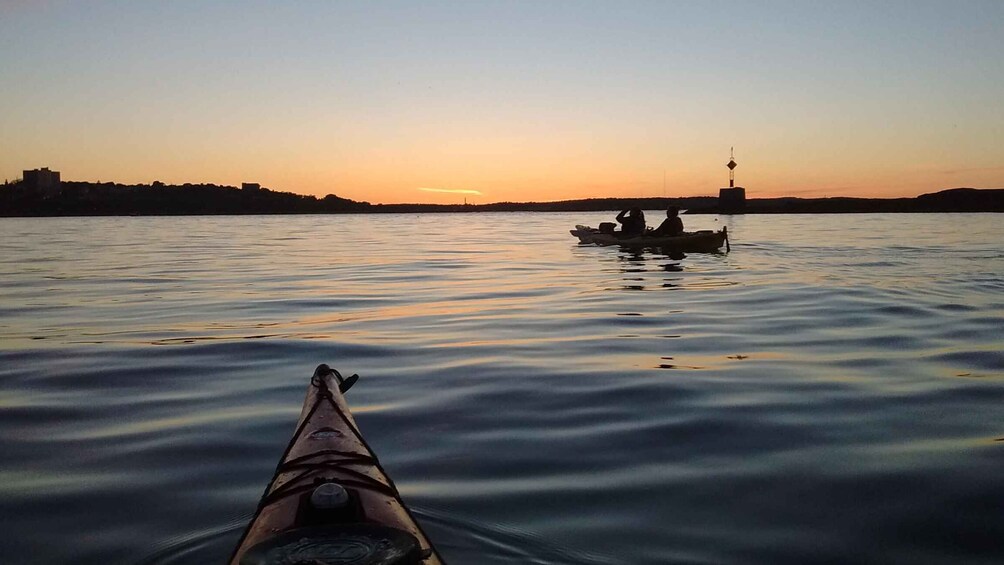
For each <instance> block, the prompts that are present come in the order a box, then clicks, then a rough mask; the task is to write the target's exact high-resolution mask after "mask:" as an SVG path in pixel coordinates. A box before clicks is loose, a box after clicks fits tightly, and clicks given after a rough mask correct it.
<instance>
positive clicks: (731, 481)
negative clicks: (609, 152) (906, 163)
mask: <svg viewBox="0 0 1004 565" xmlns="http://www.w3.org/2000/svg"><path fill="white" fill-rule="evenodd" d="M652 214H653V213H650V218H655V217H657V216H655V215H652ZM607 216H609V214H469V215H394V216H269V217H222V218H217V217H186V218H52V219H3V220H0V247H2V255H0V517H2V518H0V520H2V524H0V525H2V527H3V531H4V535H3V536H0V555H3V561H4V562H5V563H83V564H89V563H95V564H97V563H101V564H108V563H145V564H155V565H164V564H170V563H220V562H223V561H224V560H225V559H226V557H227V556H228V555H229V552H230V550H231V549H232V546H233V544H234V542H235V541H236V539H237V537H238V536H239V535H240V531H241V529H242V528H243V526H244V524H245V522H246V521H247V519H248V517H249V516H250V514H251V512H252V511H253V509H254V505H255V503H256V502H257V499H258V497H259V496H260V494H261V491H262V489H263V488H264V486H265V483H266V482H267V480H268V479H269V477H270V476H271V472H272V470H273V468H274V465H275V463H276V459H277V458H278V456H279V455H280V453H281V451H282V448H283V447H284V445H285V443H286V441H287V440H288V438H289V436H290V434H291V433H292V430H293V426H294V423H295V420H296V417H297V415H298V413H299V411H300V407H301V402H302V398H303V394H304V392H305V389H306V386H307V381H308V377H309V375H310V373H311V372H312V370H313V368H314V366H315V365H317V364H318V363H322V362H327V363H330V364H331V365H333V366H335V367H337V368H339V369H340V370H341V371H342V372H347V373H352V372H357V373H359V374H360V375H362V377H363V378H362V380H361V381H360V383H359V384H358V385H357V386H356V387H355V388H354V389H353V390H352V391H351V392H350V393H349V402H350V404H351V406H352V407H353V410H354V412H355V414H356V417H357V420H358V422H359V424H360V426H361V428H362V430H363V432H364V433H365V434H366V435H367V438H368V439H369V440H370V443H371V444H372V445H373V446H374V448H375V449H376V450H377V451H378V453H379V455H380V457H381V460H382V461H383V463H384V465H385V466H386V468H387V469H388V470H389V471H390V472H391V474H392V475H393V476H394V478H395V480H396V482H397V484H398V486H399V487H400V488H401V491H402V494H403V495H404V497H405V499H406V500H407V501H408V502H409V503H410V504H411V505H412V506H413V508H414V510H415V512H416V514H417V515H418V516H419V518H420V520H421V521H422V523H423V525H424V526H425V529H426V530H427V532H428V533H429V535H430V536H431V537H432V538H433V540H434V541H435V542H436V543H437V545H438V546H439V548H440V549H441V551H442V553H443V554H444V556H445V557H446V558H447V560H448V561H450V562H451V563H453V564H457V563H478V564H495V563H540V564H570V563H587V564H613V563H669V562H680V563H729V562H732V563H811V562H856V563H890V562H910V563H944V562H949V561H954V562H961V561H965V562H967V563H981V562H982V563H995V562H1000V561H1001V560H1002V559H1004V541H1002V540H1004V514H1002V509H1004V473H1002V472H1001V469H1004V353H1002V349H1004V251H1002V250H1004V222H1002V221H1001V218H1000V216H995V215H980V214H971V215H942V216H935V215H895V216H881V215H855V216H749V217H732V218H728V217H722V218H716V217H714V216H693V217H686V218H685V220H686V222H687V225H688V228H691V229H698V228H705V229H710V228H716V227H718V226H720V225H728V226H729V229H730V233H731V234H732V243H733V248H732V253H731V254H728V255H696V254H695V255H690V256H688V257H686V258H683V259H673V258H671V257H667V256H665V255H660V254H657V253H652V252H644V253H640V254H633V253H629V252H625V251H620V250H618V249H613V248H595V247H580V246H578V245H577V244H576V243H575V241H574V239H573V238H572V237H571V236H570V235H568V232H567V230H568V229H569V228H571V227H572V226H573V225H574V224H576V223H590V224H593V225H596V224H597V223H598V222H599V221H601V220H603V219H606V217H607Z"/></svg>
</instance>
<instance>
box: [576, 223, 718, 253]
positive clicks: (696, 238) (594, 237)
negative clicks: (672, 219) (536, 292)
mask: <svg viewBox="0 0 1004 565" xmlns="http://www.w3.org/2000/svg"><path fill="white" fill-rule="evenodd" d="M569 233H571V234H572V235H574V236H575V237H577V238H579V243H583V244H592V245H601V246H607V245H616V246H619V247H631V248H646V247H658V248H663V249H672V250H674V251H682V252H685V253H717V252H719V251H720V250H721V248H722V246H723V245H726V242H727V241H728V232H727V231H726V230H725V229H724V228H723V229H721V230H719V231H711V230H704V231H698V232H692V233H685V234H683V235H678V236H663V237H654V236H649V235H643V236H638V237H629V238H620V237H617V235H616V234H611V233H604V232H601V231H599V230H597V229H596V228H592V227H589V226H575V229H574V230H570V231H569Z"/></svg>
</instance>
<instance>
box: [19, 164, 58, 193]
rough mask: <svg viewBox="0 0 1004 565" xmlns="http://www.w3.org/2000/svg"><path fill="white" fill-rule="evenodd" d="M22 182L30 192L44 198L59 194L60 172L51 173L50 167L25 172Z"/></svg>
mask: <svg viewBox="0 0 1004 565" xmlns="http://www.w3.org/2000/svg"><path fill="white" fill-rule="evenodd" d="M22 182H23V183H24V186H25V187H26V188H27V189H28V190H30V191H32V192H35V193H36V194H40V195H42V196H46V197H48V196H55V195H56V194H57V193H59V171H50V170H49V168H48V167H43V168H41V169H32V170H30V171H24V174H23V176H22Z"/></svg>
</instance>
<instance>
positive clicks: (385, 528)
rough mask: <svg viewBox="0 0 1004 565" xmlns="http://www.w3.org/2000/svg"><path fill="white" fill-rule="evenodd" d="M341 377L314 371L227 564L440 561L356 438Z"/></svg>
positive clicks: (423, 564)
mask: <svg viewBox="0 0 1004 565" xmlns="http://www.w3.org/2000/svg"><path fill="white" fill-rule="evenodd" d="M358 378H359V377H358V376H357V375H352V376H351V377H348V378H347V379H343V378H342V376H341V375H340V374H339V373H338V371H335V370H333V369H331V368H330V367H328V366H327V365H320V366H318V367H317V370H315V371H314V376H313V377H312V378H311V379H310V386H309V387H308V388H307V398H306V400H304V403H303V411H302V412H301V413H300V420H299V422H298V423H297V425H296V432H295V433H294V434H293V438H292V439H291V440H290V442H289V445H288V446H286V451H285V452H284V453H283V454H282V457H281V458H280V459H279V465H278V467H276V470H275V475H274V476H273V477H272V480H271V481H270V482H269V484H268V487H266V489H265V493H264V494H263V495H262V497H261V501H260V502H259V503H258V508H257V510H256V511H255V513H254V517H253V518H252V519H251V521H250V523H249V524H248V527H247V529H246V530H245V531H244V535H243V536H241V540H240V542H238V544H237V547H236V548H235V549H234V552H233V555H232V556H231V557H230V564H231V565H238V564H239V565H278V564H290V565H291V564H307V563H309V564H311V565H325V564H332V565H333V564H336V563H337V564H352V565H377V564H379V565H437V564H441V563H443V560H442V558H441V557H440V556H439V554H438V553H437V552H436V549H435V548H434V547H433V546H432V544H431V543H430V542H429V538H428V537H427V536H426V535H425V533H424V532H423V531H422V528H421V527H420V526H419V525H418V522H417V521H415V519H414V517H413V516H412V515H411V512H410V511H409V510H408V508H407V507H406V506H405V505H404V502H403V501H402V500H401V495H400V494H398V491H397V487H395V486H394V482H393V481H391V480H390V477H388V476H387V473H386V472H385V471H384V469H383V467H381V465H380V463H379V461H377V458H376V456H375V455H374V454H373V450H371V449H370V447H369V445H368V444H367V443H366V440H364V439H363V437H362V435H361V434H360V433H359V428H358V427H357V426H356V423H355V420H354V419H353V418H352V414H351V413H350V412H349V409H348V406H347V405H346V403H345V398H344V396H343V393H344V392H345V391H346V390H348V388H349V387H350V386H352V385H353V384H354V383H355V382H356V380H357V379H358Z"/></svg>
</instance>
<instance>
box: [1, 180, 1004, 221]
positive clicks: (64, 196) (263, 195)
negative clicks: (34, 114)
mask: <svg viewBox="0 0 1004 565" xmlns="http://www.w3.org/2000/svg"><path fill="white" fill-rule="evenodd" d="M634 206H638V207H640V208H642V209H645V210H659V209H665V208H666V207H668V206H679V207H680V208H683V209H685V210H687V213H688V214H720V213H722V214H724V213H731V214H867V213H886V214H889V213H946V212H1004V189H975V188H953V189H947V190H942V191H939V192H934V193H930V194H922V195H920V196H917V197H915V198H850V197H832V198H794V197H786V198H753V199H749V200H747V201H746V204H745V207H744V208H743V209H742V210H741V211H735V210H733V211H729V212H722V211H720V210H719V208H718V198H717V197H714V196H690V197H683V198H589V199H581V200H564V201H558V202H497V203H493V204H370V203H369V202H358V201H355V200H350V199H347V198H341V197H338V196H336V195H334V194H329V195H327V196H325V197H323V198H317V197H315V196H305V195H300V194H294V193H291V192H279V191H273V190H269V189H267V188H260V187H257V186H255V187H254V188H253V189H251V190H249V189H247V188H237V187H232V186H218V185H212V184H199V185H193V184H185V185H164V184H162V183H155V184H152V185H121V184H114V183H85V182H72V181H70V182H63V183H61V184H60V185H59V186H58V188H53V189H48V190H45V189H38V188H32V187H29V186H26V185H25V184H24V183H23V182H22V183H12V184H5V185H0V217H50V216H200V215H263V214H345V213H355V214H393V213H418V214H423V213H450V212H606V211H618V210H624V209H627V208H631V207H634Z"/></svg>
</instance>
